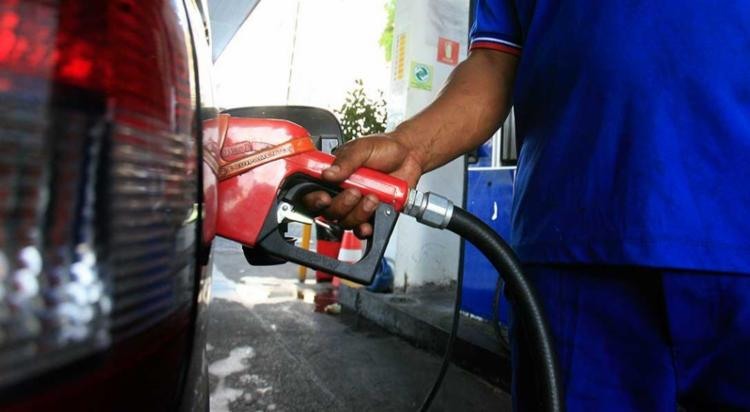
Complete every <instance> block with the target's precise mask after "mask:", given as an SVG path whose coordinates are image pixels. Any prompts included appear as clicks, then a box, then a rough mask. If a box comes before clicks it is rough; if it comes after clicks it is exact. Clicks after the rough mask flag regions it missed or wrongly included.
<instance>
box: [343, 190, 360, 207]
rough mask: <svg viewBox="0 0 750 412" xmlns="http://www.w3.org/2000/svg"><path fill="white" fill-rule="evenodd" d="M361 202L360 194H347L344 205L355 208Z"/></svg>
mask: <svg viewBox="0 0 750 412" xmlns="http://www.w3.org/2000/svg"><path fill="white" fill-rule="evenodd" d="M357 202H359V193H354V192H347V194H346V196H345V197H344V204H345V205H347V206H354V205H356V204H357Z"/></svg>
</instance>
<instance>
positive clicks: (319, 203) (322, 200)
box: [302, 190, 331, 212]
mask: <svg viewBox="0 0 750 412" xmlns="http://www.w3.org/2000/svg"><path fill="white" fill-rule="evenodd" d="M302 203H304V205H305V207H306V208H308V209H310V210H312V211H316V212H317V211H320V210H323V209H324V208H326V207H327V206H328V205H330V204H331V196H330V195H329V194H328V193H326V192H324V191H322V190H321V191H317V192H311V193H308V194H306V195H305V196H304V197H303V198H302Z"/></svg>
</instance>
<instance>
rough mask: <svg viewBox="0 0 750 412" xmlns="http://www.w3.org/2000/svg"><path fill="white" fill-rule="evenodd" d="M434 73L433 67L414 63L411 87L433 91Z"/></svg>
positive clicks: (412, 64)
mask: <svg viewBox="0 0 750 412" xmlns="http://www.w3.org/2000/svg"><path fill="white" fill-rule="evenodd" d="M432 73H433V71H432V66H429V65H426V64H422V63H416V62H412V63H411V77H410V80H409V86H410V87H413V88H415V89H422V90H427V91H430V90H432Z"/></svg>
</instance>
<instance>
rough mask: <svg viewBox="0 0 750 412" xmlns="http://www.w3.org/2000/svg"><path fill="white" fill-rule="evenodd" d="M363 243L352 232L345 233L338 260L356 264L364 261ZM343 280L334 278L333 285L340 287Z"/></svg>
mask: <svg viewBox="0 0 750 412" xmlns="http://www.w3.org/2000/svg"><path fill="white" fill-rule="evenodd" d="M362 246H363V245H362V241H361V240H360V239H359V238H358V237H357V236H355V235H354V232H352V231H351V230H346V231H344V235H343V236H342V238H341V248H340V249H339V253H338V256H337V257H338V259H339V260H340V261H342V262H349V263H356V262H358V261H359V260H360V259H362V255H363V254H364V253H363V252H362ZM340 283H341V280H340V279H339V278H337V277H334V278H333V285H334V286H338V285H339V284H340Z"/></svg>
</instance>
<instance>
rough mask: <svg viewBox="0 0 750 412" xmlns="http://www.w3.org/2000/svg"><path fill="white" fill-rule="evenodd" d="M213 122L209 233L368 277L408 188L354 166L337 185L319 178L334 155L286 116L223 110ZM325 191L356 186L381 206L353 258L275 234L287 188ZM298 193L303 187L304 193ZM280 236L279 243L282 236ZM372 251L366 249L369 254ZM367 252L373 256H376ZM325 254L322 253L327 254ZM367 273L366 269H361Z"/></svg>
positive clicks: (348, 274) (294, 199) (357, 277)
mask: <svg viewBox="0 0 750 412" xmlns="http://www.w3.org/2000/svg"><path fill="white" fill-rule="evenodd" d="M216 121H217V122H220V127H219V129H220V130H223V131H224V132H223V136H222V138H221V142H220V159H219V161H218V166H219V180H220V182H219V189H218V214H217V215H218V216H217V224H216V233H217V234H218V235H220V236H223V237H226V238H229V239H232V240H235V241H237V242H240V243H242V244H243V245H245V246H247V247H251V248H256V247H260V248H263V249H267V251H268V252H269V253H271V254H273V255H276V256H280V257H282V258H284V259H287V260H292V261H295V262H297V263H301V264H303V265H306V266H309V267H313V268H316V269H322V270H326V271H329V272H331V273H336V274H338V275H340V276H342V277H345V278H348V279H352V280H355V281H359V282H366V283H367V282H369V281H370V278H371V277H372V274H373V273H374V271H375V267H376V266H377V263H378V260H379V259H380V257H382V254H383V252H384V250H385V245H386V244H387V241H388V237H389V236H390V233H391V231H392V230H393V225H395V221H396V217H397V215H398V212H400V211H401V210H402V209H403V208H404V204H405V202H406V199H407V196H408V192H409V187H408V185H407V183H406V182H404V181H403V180H400V179H397V178H394V177H392V176H390V175H387V174H385V173H382V172H378V171H376V170H372V169H367V168H361V169H359V170H357V171H356V172H355V173H353V174H352V175H351V176H350V177H349V178H348V179H347V180H346V181H344V182H341V183H339V184H336V185H334V184H331V183H328V182H324V181H323V179H322V173H323V170H325V169H327V168H328V167H329V166H331V165H332V164H333V160H334V159H335V158H334V157H333V156H331V155H328V154H326V153H322V152H320V151H317V150H315V147H314V146H313V144H312V140H311V139H310V137H309V134H308V132H307V130H305V129H304V128H302V127H301V126H299V125H297V124H295V123H292V122H288V121H285V120H276V119H257V118H241V117H229V116H226V115H224V116H223V117H220V118H219V119H217V120H216ZM302 183H304V184H305V190H307V191H308V192H309V191H310V190H316V189H320V190H326V191H328V192H330V193H332V194H333V193H335V192H337V191H340V190H343V189H347V188H356V189H358V190H359V191H360V192H361V193H362V195H363V196H364V195H374V196H376V197H377V198H378V199H379V200H380V202H381V205H380V206H379V207H378V209H377V210H376V213H375V219H374V222H373V223H374V232H375V233H374V234H373V237H372V239H371V240H370V242H368V249H369V251H368V253H367V254H366V255H365V257H364V258H363V259H362V260H361V261H360V262H358V263H356V264H350V263H344V262H339V261H337V260H333V261H330V260H331V259H330V258H327V257H323V256H319V255H315V254H313V253H312V252H307V251H305V252H306V253H307V254H304V253H302V252H297V251H294V250H292V249H296V250H300V249H298V248H296V247H293V246H291V247H292V249H288V248H287V247H286V246H285V244H282V243H280V241H283V240H284V238H283V234H282V236H281V237H278V238H277V236H276V235H275V234H274V233H275V232H278V230H277V228H278V227H279V225H280V224H281V223H282V222H281V221H280V220H279V219H280V216H281V215H280V214H279V207H280V206H281V205H283V206H284V207H285V208H289V207H295V206H297V205H295V204H294V203H295V202H297V201H299V197H290V193H291V192H292V191H293V189H294V187H293V186H297V189H299V185H300V184H302ZM303 194H304V193H303ZM284 243H285V242H284ZM371 252H372V253H371ZM370 255H377V258H376V259H375V258H374V257H371V256H370ZM326 259H328V260H326ZM370 270H372V273H370V274H369V275H368V272H369V271H370Z"/></svg>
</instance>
